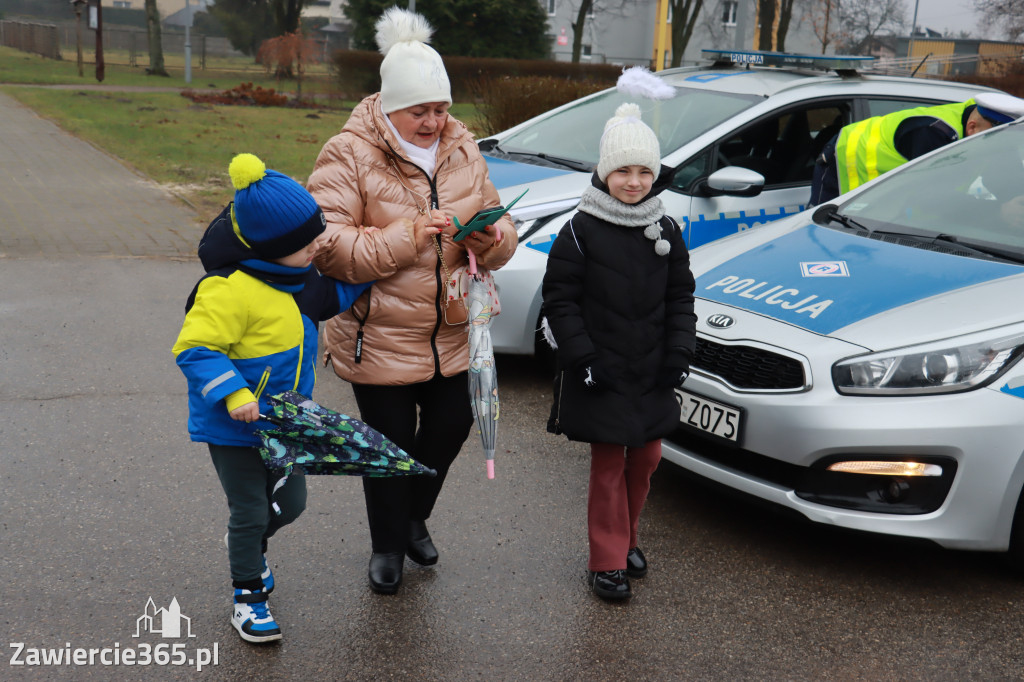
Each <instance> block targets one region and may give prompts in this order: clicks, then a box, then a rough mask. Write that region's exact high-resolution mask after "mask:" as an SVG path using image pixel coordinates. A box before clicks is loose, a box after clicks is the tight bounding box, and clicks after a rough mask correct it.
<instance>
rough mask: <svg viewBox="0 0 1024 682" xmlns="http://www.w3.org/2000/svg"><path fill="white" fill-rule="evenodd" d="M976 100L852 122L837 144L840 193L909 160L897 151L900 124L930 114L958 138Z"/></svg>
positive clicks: (843, 131) (917, 108)
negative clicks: (966, 112) (965, 112)
mask: <svg viewBox="0 0 1024 682" xmlns="http://www.w3.org/2000/svg"><path fill="white" fill-rule="evenodd" d="M971 106H974V100H973V99H972V100H968V101H967V102H958V103H953V104H941V105H939V106H933V107H915V108H913V109H906V110H904V111H894V112H893V113H891V114H886V115H885V116H873V117H871V118H867V119H864V120H863V121H858V122H857V123H851V124H850V125H848V126H845V127H844V128H843V129H842V130H841V131H840V133H839V140H838V142H837V143H836V171H837V174H838V177H839V192H840V194H844V193H846V192H848V191H850V190H851V189H854V188H855V187H859V186H860V185H863V184H864V183H865V182H868V181H869V180H874V179H875V178H877V177H878V176H879V175H882V174H883V173H887V172H889V171H891V170H892V169H894V168H897V167H899V166H901V165H903V164H904V163H906V162H907V161H908V159H907V158H906V157H905V156H903V155H902V154H900V153H899V152H898V151H896V145H895V141H894V140H895V135H896V129H897V128H899V125H900V124H901V123H902V122H903V121H905V120H907V119H908V118H913V117H915V116H931V117H933V118H938V119H941V120H942V121H944V122H946V123H948V124H949V125H950V126H951V127H952V128H953V130H955V131H956V133H957V135H958V136H959V137H961V138H962V137H963V136H964V126H963V114H964V110H965V109H967V108H968V107H971Z"/></svg>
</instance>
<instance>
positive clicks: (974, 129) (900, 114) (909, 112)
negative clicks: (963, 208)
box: [808, 92, 1024, 206]
mask: <svg viewBox="0 0 1024 682" xmlns="http://www.w3.org/2000/svg"><path fill="white" fill-rule="evenodd" d="M1020 116H1024V100H1022V99H1020V98H1017V97H1013V96H1011V95H1006V94H1003V93H988V92H986V93H982V94H979V95H977V96H976V97H975V98H974V99H969V100H967V101H966V102H962V103H957V104H941V105H939V106H933V107H916V108H913V109H905V110H903V111H895V112H893V113H891V114H886V115H884V116H874V117H872V118H868V119H865V120H863V121H858V122H856V123H851V124H849V125H847V126H844V127H843V128H842V130H840V131H839V133H838V134H837V135H836V136H835V137H834V138H832V140H830V141H829V142H828V144H826V145H825V147H824V149H823V150H822V152H821V155H820V156H819V157H818V159H817V162H816V163H815V166H814V179H813V181H812V183H811V200H810V202H809V204H808V205H809V206H817V205H818V204H824V203H826V202H829V201H831V200H832V199H835V198H836V197H837V196H839V195H840V194H843V193H845V192H848V191H849V190H851V189H853V188H854V187H857V186H859V185H863V184H864V183H865V182H867V181H869V180H873V179H874V178H876V177H878V176H879V175H881V174H882V173H886V172H888V171H891V170H892V169H893V168H896V167H898V166H901V165H902V164H904V163H906V162H907V161H909V160H911V159H915V158H917V157H918V156H922V155H924V154H927V153H928V152H930V151H933V150H935V149H938V148H939V147H942V146H945V145H947V144H949V143H950V142H956V141H957V140H959V139H960V138H962V137H969V136H970V135H973V134H974V133H980V132H981V131H983V130H988V129H989V128H991V127H993V126H997V125H1002V124H1003V123H1009V122H1010V121H1012V120H1014V119H1016V118H1019V117H1020Z"/></svg>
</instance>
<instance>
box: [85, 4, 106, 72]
mask: <svg viewBox="0 0 1024 682" xmlns="http://www.w3.org/2000/svg"><path fill="white" fill-rule="evenodd" d="M88 2H89V28H91V29H94V30H95V31H96V80H98V81H99V82H100V83H102V82H103V76H104V74H105V72H106V65H105V64H104V61H103V5H101V4H100V0H88Z"/></svg>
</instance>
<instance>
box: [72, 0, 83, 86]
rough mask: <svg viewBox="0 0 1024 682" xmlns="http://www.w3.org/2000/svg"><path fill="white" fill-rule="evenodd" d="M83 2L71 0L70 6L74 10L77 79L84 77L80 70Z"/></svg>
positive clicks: (81, 0)
mask: <svg viewBox="0 0 1024 682" xmlns="http://www.w3.org/2000/svg"><path fill="white" fill-rule="evenodd" d="M84 4H85V0H71V6H72V7H74V9H75V48H76V51H77V52H78V77H79V78H82V77H83V76H85V72H84V71H83V70H82V5H84Z"/></svg>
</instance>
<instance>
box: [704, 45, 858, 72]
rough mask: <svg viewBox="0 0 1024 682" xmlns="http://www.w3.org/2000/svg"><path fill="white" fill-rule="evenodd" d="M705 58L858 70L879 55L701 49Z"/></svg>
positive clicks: (830, 69)
mask: <svg viewBox="0 0 1024 682" xmlns="http://www.w3.org/2000/svg"><path fill="white" fill-rule="evenodd" d="M701 56H703V57H704V58H705V59H713V60H714V61H715V62H716V63H732V64H753V65H755V66H789V67H794V66H800V67H804V68H808V69H818V70H821V71H856V70H857V69H858V68H860V69H864V68H870V67H871V65H872V64H873V63H874V61H875V60H876V59H877V57H859V56H853V55H809V54H789V53H787V52H759V51H757V50H749V51H743V50H701Z"/></svg>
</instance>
